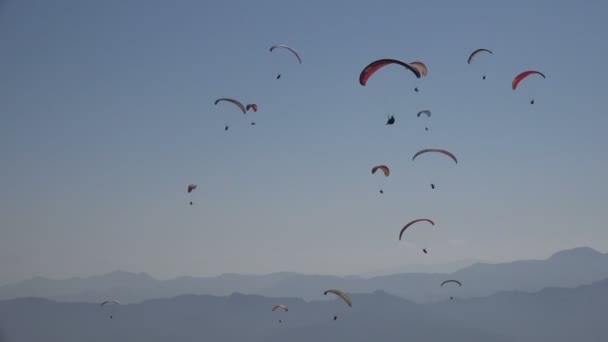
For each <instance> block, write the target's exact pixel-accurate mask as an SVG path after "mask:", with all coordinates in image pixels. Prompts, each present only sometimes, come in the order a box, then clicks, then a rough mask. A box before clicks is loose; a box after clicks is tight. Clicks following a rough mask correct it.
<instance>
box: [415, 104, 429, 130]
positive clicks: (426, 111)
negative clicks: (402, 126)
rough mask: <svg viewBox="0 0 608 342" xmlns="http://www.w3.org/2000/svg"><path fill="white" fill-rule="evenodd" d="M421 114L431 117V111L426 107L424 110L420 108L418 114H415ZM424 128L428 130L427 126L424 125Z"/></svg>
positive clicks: (418, 115)
mask: <svg viewBox="0 0 608 342" xmlns="http://www.w3.org/2000/svg"><path fill="white" fill-rule="evenodd" d="M422 114H426V116H428V117H429V118H430V117H431V111H430V110H428V109H425V110H421V111H419V112H418V114H417V115H416V116H417V117H420V115H422ZM424 130H425V131H428V130H429V127H428V126H426V127H424Z"/></svg>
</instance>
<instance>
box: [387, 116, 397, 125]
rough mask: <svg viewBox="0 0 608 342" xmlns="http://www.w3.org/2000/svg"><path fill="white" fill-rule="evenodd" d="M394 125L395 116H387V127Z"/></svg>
mask: <svg viewBox="0 0 608 342" xmlns="http://www.w3.org/2000/svg"><path fill="white" fill-rule="evenodd" d="M394 123H395V116H394V115H389V116H388V120H387V121H386V124H387V125H392V124H394Z"/></svg>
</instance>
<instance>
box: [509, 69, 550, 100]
mask: <svg viewBox="0 0 608 342" xmlns="http://www.w3.org/2000/svg"><path fill="white" fill-rule="evenodd" d="M530 75H540V76H542V78H546V77H545V74H543V73H542V72H540V71H536V70H528V71H524V72H522V73H520V74H519V75H517V76H515V78H514V79H513V82H511V88H513V90H515V89H517V86H518V85H519V82H521V81H523V80H524V79H525V78H526V77H528V76H530ZM530 104H531V105H533V104H534V99H532V100H530Z"/></svg>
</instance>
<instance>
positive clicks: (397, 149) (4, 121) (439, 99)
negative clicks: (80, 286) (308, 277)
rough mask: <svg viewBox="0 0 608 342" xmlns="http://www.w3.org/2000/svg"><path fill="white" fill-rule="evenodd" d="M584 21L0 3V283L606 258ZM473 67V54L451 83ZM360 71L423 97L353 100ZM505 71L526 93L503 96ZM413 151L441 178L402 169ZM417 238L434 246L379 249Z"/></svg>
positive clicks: (442, 5)
mask: <svg viewBox="0 0 608 342" xmlns="http://www.w3.org/2000/svg"><path fill="white" fill-rule="evenodd" d="M607 16H608V3H607V2H605V1H600V0H598V1H550V0H547V1H533V2H532V1H500V2H498V1H496V2H489V1H484V0H479V1H450V0H446V1H418V2H409V3H408V2H405V1H390V2H389V1H384V2H383V1H374V2H371V1H334V2H329V1H327V2H326V1H321V0H307V1H248V0H243V1H227V0H222V1H194V0H192V1H186V0H179V1H178V0H175V1H169V0H166V1H160V0H105V1H90V0H89V1H87V0H55V1H47V0H19V1H15V0H12V1H11V0H7V1H5V3H4V5H3V7H2V8H0V163H1V164H0V165H1V167H0V281H1V282H7V281H16V280H20V279H23V278H27V277H31V276H37V275H41V276H49V277H54V278H62V277H68V276H86V275H92V274H99V273H103V272H108V271H112V270H117V269H122V270H127V271H136V272H148V273H150V274H151V275H154V276H156V277H160V278H167V277H173V276H177V275H194V276H201V275H215V274H219V273H224V272H246V273H267V272H275V271H296V272H306V273H311V272H318V273H331V274H352V273H363V272H371V271H374V270H381V269H391V268H396V267H400V266H402V265H409V264H424V263H427V264H434V263H447V262H452V261H457V260H463V259H471V258H473V259H479V260H486V261H506V260H515V259H522V258H546V257H548V256H549V255H550V254H551V253H553V252H555V251H557V250H560V249H564V248H572V247H576V246H583V245H587V246H591V247H593V248H595V249H598V250H600V251H602V252H606V251H608V229H607V228H608V227H607V226H606V223H605V222H606V221H607V219H608V210H606V209H607V204H608V182H606V178H605V175H606V174H608V153H606V147H607V146H608V134H606V130H607V128H608V113H607V112H606V103H607V101H608V99H607V98H606V90H607V87H606V80H607V79H608V67H607V66H606V60H607V59H608V58H607V57H608V45H607V44H606V41H607V39H608V22H607V21H606V17H607ZM277 43H285V44H289V45H291V46H293V47H295V48H296V49H297V50H298V51H299V52H300V53H301V55H302V58H303V64H301V65H300V64H298V62H297V60H296V58H295V57H294V56H293V55H292V54H290V53H289V52H288V51H286V50H275V51H273V52H272V53H271V52H269V47H270V46H271V45H273V44H277ZM476 48H488V49H491V50H492V51H493V52H494V54H492V55H489V54H485V55H480V56H478V58H477V59H476V60H475V61H474V62H473V63H472V64H471V65H468V64H467V63H466V60H467V57H468V55H469V54H470V53H471V52H472V51H473V50H475V49H476ZM380 58H397V59H402V60H405V61H414V60H421V61H423V62H425V63H426V65H427V66H428V68H429V73H428V76H427V77H425V78H423V79H419V80H418V79H416V78H415V77H413V75H412V74H411V73H410V72H407V71H406V70H404V69H403V68H401V67H398V66H390V67H386V68H385V69H382V70H381V71H379V72H378V73H377V74H376V75H374V76H373V77H372V78H371V79H370V80H369V82H368V84H367V86H365V87H362V86H361V85H359V82H358V77H359V73H360V71H361V70H362V69H363V68H364V67H365V66H366V65H367V64H368V63H370V62H371V61H373V60H375V59H380ZM527 69H538V70H540V71H542V72H544V73H545V75H546V76H547V78H546V79H542V78H540V77H535V76H532V77H530V78H529V79H526V80H525V81H523V82H522V83H521V84H520V87H519V88H518V89H517V91H513V90H511V80H512V79H513V77H514V76H515V75H516V74H518V73H519V72H521V71H523V70H527ZM277 73H281V74H282V77H281V79H279V80H276V79H275V76H276V75H277ZM484 73H485V74H486V75H487V79H486V80H485V81H484V80H482V79H481V76H482V75H483V74H484ZM416 86H418V87H419V88H420V92H418V93H415V92H414V91H413V88H414V87H416ZM219 97H234V98H237V99H239V100H241V101H243V102H244V103H252V102H255V103H257V104H258V105H259V111H258V112H257V113H252V112H249V113H248V114H247V115H246V116H245V117H244V116H243V114H241V113H240V112H239V110H238V109H237V108H236V107H234V106H231V105H230V104H227V103H220V104H219V105H217V106H215V105H214V104H213V102H214V101H215V99H217V98H219ZM531 98H534V99H535V100H536V103H535V104H534V105H530V104H529V101H530V99H531ZM422 109H429V110H431V111H432V117H431V118H430V119H429V118H426V117H424V116H423V117H420V118H416V113H417V112H418V111H420V110H422ZM388 113H394V114H395V115H396V118H397V122H396V123H395V125H393V126H386V125H385V122H386V117H387V114H388ZM249 117H251V118H254V119H253V120H254V121H256V122H257V125H256V126H253V127H252V126H250V125H249V120H250V118H249ZM226 122H229V123H230V124H231V128H230V130H229V131H227V132H225V131H224V124H225V123H226ZM426 125H428V127H429V128H430V131H429V132H427V131H425V130H424V127H425V126H426ZM426 147H440V148H446V149H449V150H450V151H452V152H453V153H455V154H456V156H457V157H458V159H459V163H458V165H455V164H454V163H453V162H452V161H451V160H450V159H449V158H446V157H445V156H442V155H431V154H429V155H423V156H421V157H420V158H417V159H416V161H414V162H412V160H411V159H412V156H413V154H414V153H415V152H416V151H418V150H419V149H422V148H426ZM379 163H385V164H387V165H388V166H389V167H391V170H392V174H391V176H390V177H389V178H387V179H384V178H383V177H382V176H379V175H378V174H376V175H375V176H377V177H374V176H372V175H371V173H370V169H371V167H372V166H373V165H375V164H379ZM191 182H192V183H197V184H198V189H197V190H196V191H195V193H194V196H193V197H192V199H193V200H194V201H195V205H193V206H190V205H188V201H189V200H190V196H188V195H187V194H186V191H185V190H186V186H187V185H188V183H191ZM431 182H434V183H435V184H436V186H437V187H436V189H435V190H431V189H430V186H429V184H430V183H431ZM379 186H383V188H384V190H385V194H384V195H380V194H379V193H378V189H379ZM420 217H429V218H432V219H434V220H435V222H436V225H435V227H431V226H429V225H426V224H424V223H421V224H420V225H419V226H417V227H415V229H412V230H411V232H410V234H409V235H408V236H407V242H403V241H401V242H399V241H398V233H399V230H400V228H401V227H402V226H403V225H404V224H405V223H406V222H408V221H410V220H412V219H416V218H420ZM422 246H425V247H427V248H428V249H429V254H428V255H424V254H423V253H422V252H421V251H420V249H419V247H422Z"/></svg>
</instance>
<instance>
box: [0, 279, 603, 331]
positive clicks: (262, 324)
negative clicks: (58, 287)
mask: <svg viewBox="0 0 608 342" xmlns="http://www.w3.org/2000/svg"><path fill="white" fill-rule="evenodd" d="M349 295H350V297H351V299H352V300H353V306H352V308H351V307H348V306H347V305H346V304H345V303H344V302H343V301H342V300H341V299H339V298H335V297H334V298H332V299H329V298H325V299H326V300H322V301H321V300H319V301H317V300H315V301H304V300H302V299H299V298H268V297H264V296H260V295H246V294H241V293H232V294H231V295H228V296H209V295H202V296H199V295H181V296H177V297H172V298H165V299H154V300H147V301H145V302H142V303H140V304H130V305H116V306H112V307H103V308H101V307H99V305H98V304H97V303H65V302H55V301H50V300H47V299H40V298H22V299H13V300H5V301H0V332H1V333H2V337H3V338H4V339H5V340H6V341H46V342H76V341H78V342H80V341H89V342H97V341H99V342H101V341H110V340H111V341H116V342H121V341H147V342H156V341H158V342H160V341H180V342H181V341H215V342H229V341H250V342H279V341H287V340H288V341H290V342H309V341H353V342H364V341H442V340H449V341H451V342H465V341H466V342H471V341H485V342H516V341H517V342H549V341H551V342H571V341H585V342H595V341H597V342H600V341H608V325H607V324H605V308H606V307H608V279H606V280H602V281H599V282H594V283H592V284H590V285H583V286H579V287H576V288H545V289H543V290H541V291H539V292H534V293H524V292H520V291H509V292H501V293H498V294H494V295H491V296H486V297H480V298H474V299H461V298H455V299H454V300H449V299H447V297H445V298H444V300H442V301H440V302H437V303H434V304H417V303H414V302H412V301H408V300H406V299H403V298H400V297H397V296H393V295H391V294H389V293H387V292H385V291H375V292H373V293H368V294H358V293H349ZM277 303H282V304H286V305H287V306H288V307H289V311H288V312H283V311H282V310H280V311H275V312H272V311H271V307H272V306H273V305H274V304H277ZM110 315H113V318H112V319H110V317H109V316H110ZM333 315H338V317H339V318H338V319H337V320H333V319H332V317H333ZM279 319H280V320H282V323H279Z"/></svg>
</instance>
